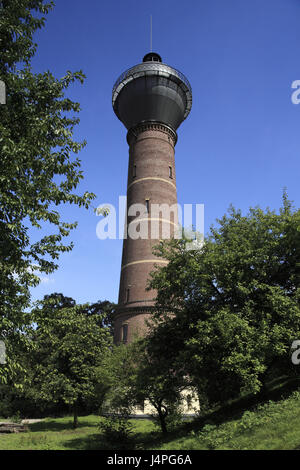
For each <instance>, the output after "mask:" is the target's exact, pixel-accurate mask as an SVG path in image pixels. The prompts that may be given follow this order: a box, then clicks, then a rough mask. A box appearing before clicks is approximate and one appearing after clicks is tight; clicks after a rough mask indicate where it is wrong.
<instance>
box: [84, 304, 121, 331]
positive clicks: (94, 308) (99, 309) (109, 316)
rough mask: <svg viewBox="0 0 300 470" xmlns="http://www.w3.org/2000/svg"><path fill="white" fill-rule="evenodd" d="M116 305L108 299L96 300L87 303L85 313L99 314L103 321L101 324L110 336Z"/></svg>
mask: <svg viewBox="0 0 300 470" xmlns="http://www.w3.org/2000/svg"><path fill="white" fill-rule="evenodd" d="M115 307H116V305H115V304H114V303H112V302H110V301H109V300H98V302H94V303H93V304H90V305H87V307H86V309H85V314H86V315H100V316H101V318H102V321H103V324H102V326H103V327H104V328H105V327H106V328H108V329H109V331H110V334H111V336H113V335H114V313H115Z"/></svg>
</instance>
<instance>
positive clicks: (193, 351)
mask: <svg viewBox="0 0 300 470" xmlns="http://www.w3.org/2000/svg"><path fill="white" fill-rule="evenodd" d="M218 222H219V226H218V228H216V227H212V228H211V231H210V234H209V236H208V237H207V238H206V240H205V244H204V246H203V247H202V248H201V250H198V251H197V250H195V251H186V250H185V241H184V240H172V241H169V242H164V243H161V244H160V245H159V246H158V247H157V251H156V254H158V255H159V256H163V257H164V258H165V259H168V261H169V263H168V264H167V265H166V266H164V267H162V268H159V269H157V270H156V271H155V272H153V273H152V277H151V281H150V287H151V288H153V289H157V312H156V318H157V321H158V323H159V328H158V329H157V333H156V335H158V336H157V338H159V340H158V339H156V354H157V357H160V358H161V360H162V361H164V358H165V357H166V358H171V357H173V361H174V367H175V368H176V369H177V370H181V371H182V374H184V375H188V376H189V377H190V379H191V381H192V383H193V384H194V385H195V386H197V388H198V391H199V394H200V397H201V402H202V404H203V403H205V402H206V403H207V404H208V405H213V404H216V403H222V402H224V401H226V400H228V399H230V398H233V397H236V396H239V394H241V393H245V392H253V393H257V392H258V391H259V390H261V389H262V387H263V386H264V385H265V384H266V381H267V380H268V379H270V378H274V377H278V376H280V375H282V374H289V373H290V374H293V373H294V369H293V365H292V363H291V357H290V352H291V345H292V342H293V341H294V340H297V339H299V338H300V306H299V300H300V289H299V280H300V231H299V222H300V211H299V210H296V209H294V208H293V207H292V205H291V203H290V201H288V199H287V196H286V194H285V193H284V196H283V206H282V207H281V208H280V211H279V213H275V212H274V211H271V210H269V209H267V210H266V211H263V210H262V209H260V208H252V209H250V211H249V213H248V215H246V216H242V214H241V212H240V211H238V210H235V209H234V208H233V207H231V208H230V210H229V213H228V215H225V216H224V217H223V218H222V219H220V220H219V221H218ZM170 312H172V315H170ZM161 320H164V321H163V322H162V321H161Z"/></svg>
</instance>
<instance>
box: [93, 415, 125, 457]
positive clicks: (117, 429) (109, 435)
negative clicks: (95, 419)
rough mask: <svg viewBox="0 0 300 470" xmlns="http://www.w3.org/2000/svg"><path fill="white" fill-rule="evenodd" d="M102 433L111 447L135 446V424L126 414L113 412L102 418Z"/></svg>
mask: <svg viewBox="0 0 300 470" xmlns="http://www.w3.org/2000/svg"><path fill="white" fill-rule="evenodd" d="M99 429H100V431H101V435H102V437H103V438H104V441H105V444H107V446H108V447H109V448H110V449H118V450H126V449H133V448H134V434H133V424H132V423H131V422H130V421H129V418H128V417H127V416H124V415H119V414H115V413H113V414H112V415H110V416H106V417H103V418H102V421H101V422H100V424H99Z"/></svg>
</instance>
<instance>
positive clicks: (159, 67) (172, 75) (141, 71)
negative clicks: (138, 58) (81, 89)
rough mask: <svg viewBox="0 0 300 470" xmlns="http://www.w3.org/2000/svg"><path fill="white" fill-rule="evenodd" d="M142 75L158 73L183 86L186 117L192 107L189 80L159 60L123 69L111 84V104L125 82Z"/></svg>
mask: <svg viewBox="0 0 300 470" xmlns="http://www.w3.org/2000/svg"><path fill="white" fill-rule="evenodd" d="M144 75H159V76H161V77H166V78H169V79H170V80H172V81H174V82H176V83H178V85H179V86H181V88H183V91H184V92H185V94H186V99H187V106H186V110H185V114H184V118H186V117H187V115H188V114H189V112H190V110H191V107H192V87H191V85H190V82H189V81H188V79H187V78H186V76H185V75H184V74H183V73H181V72H180V71H179V70H177V69H175V68H173V67H170V66H169V65H167V64H163V63H160V62H143V63H141V64H138V65H135V66H133V67H130V68H129V69H127V70H125V72H123V73H122V74H121V75H120V76H119V78H118V79H117V81H116V82H115V84H114V86H113V90H112V105H113V106H114V104H115V102H116V99H117V97H118V95H119V93H120V92H121V90H122V89H123V88H124V86H125V85H127V83H129V82H131V81H132V80H134V79H136V78H139V77H142V76H144Z"/></svg>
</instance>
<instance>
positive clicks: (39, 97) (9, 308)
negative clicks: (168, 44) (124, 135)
mask: <svg viewBox="0 0 300 470" xmlns="http://www.w3.org/2000/svg"><path fill="white" fill-rule="evenodd" d="M53 5H54V4H53V3H52V2H49V3H46V2H44V0H2V1H0V80H2V81H3V82H4V83H5V84H6V90H7V98H6V104H5V105H1V106H0V156H1V158H0V337H2V338H5V339H6V340H7V352H8V361H7V364H6V365H5V366H2V367H1V368H0V380H2V381H5V380H7V376H10V377H12V375H13V373H14V372H15V371H16V367H17V362H16V361H15V359H14V344H15V341H17V339H18V340H24V338H26V336H25V335H23V334H22V329H23V328H24V325H26V324H28V323H30V319H29V317H28V315H26V314H25V313H24V311H25V308H26V307H28V305H29V300H30V295H29V288H30V286H34V285H36V284H37V283H38V282H39V277H38V274H39V273H51V272H52V271H53V270H54V269H55V268H56V267H57V264H56V261H57V260H58V258H59V255H60V253H62V252H65V251H69V250H71V249H72V243H69V244H68V243H65V242H64V241H63V239H64V237H66V236H68V235H69V233H70V231H71V230H72V229H74V228H75V227H76V222H75V223H70V222H64V221H62V220H61V218H60V214H59V212H58V210H57V209H56V206H59V205H60V204H62V203H70V204H76V205H78V206H83V207H85V208H88V207H89V205H90V202H91V200H92V199H93V198H94V195H93V194H91V193H88V192H86V193H84V194H83V195H78V194H76V193H75V192H74V190H75V188H76V187H77V185H78V183H79V182H80V180H81V179H82V178H83V175H82V172H81V170H80V160H79V159H78V157H74V155H75V156H76V154H78V152H79V151H80V150H81V149H82V148H83V146H84V145H85V142H82V143H80V142H76V141H74V140H73V130H74V127H75V126H76V124H78V122H79V119H78V118H77V117H76V116H75V115H74V113H77V112H79V110H80V106H79V103H76V102H73V101H71V100H70V99H69V98H67V97H65V92H66V90H67V89H68V87H69V86H70V85H71V84H72V83H74V82H80V83H82V82H83V80H84V75H83V73H82V72H81V71H79V72H70V71H67V72H66V74H65V76H64V77H62V78H60V79H57V78H55V77H54V76H53V74H52V73H51V72H50V71H46V72H43V73H34V72H33V71H32V69H31V65H30V63H31V59H32V57H33V56H34V54H35V51H36V44H35V43H34V41H33V35H34V33H35V32H36V31H37V30H38V29H40V28H42V27H43V26H44V24H45V15H46V14H47V13H48V12H49V11H50V10H51V9H52V7H53ZM43 226H45V227H47V229H49V228H50V229H51V227H52V231H53V232H52V233H51V230H50V231H49V230H48V233H49V232H50V234H48V235H45V236H43V237H42V238H41V239H40V240H38V239H37V241H32V240H30V237H29V234H28V228H29V227H33V228H34V229H37V231H38V230H39V229H41V228H42V227H43ZM53 228H55V231H54V230H53ZM16 338H17V339H16Z"/></svg>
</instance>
